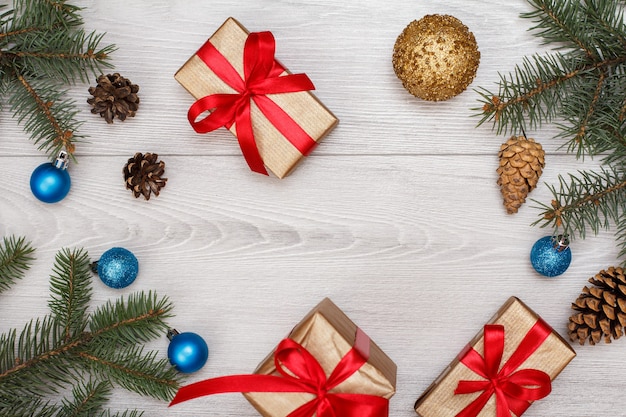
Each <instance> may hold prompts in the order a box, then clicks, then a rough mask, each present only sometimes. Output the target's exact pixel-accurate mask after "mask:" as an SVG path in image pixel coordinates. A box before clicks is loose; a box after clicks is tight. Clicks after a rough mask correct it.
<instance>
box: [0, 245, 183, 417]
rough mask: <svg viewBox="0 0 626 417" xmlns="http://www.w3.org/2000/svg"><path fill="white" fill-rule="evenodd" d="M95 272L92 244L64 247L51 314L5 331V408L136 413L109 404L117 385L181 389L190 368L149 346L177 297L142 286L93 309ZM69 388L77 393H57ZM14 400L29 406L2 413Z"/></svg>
mask: <svg viewBox="0 0 626 417" xmlns="http://www.w3.org/2000/svg"><path fill="white" fill-rule="evenodd" d="M90 277H91V275H90V262H89V259H88V255H87V252H86V251H84V250H83V249H74V250H69V249H63V250H61V251H59V253H57V256H56V258H55V264H54V267H53V273H52V275H51V277H50V291H51V299H50V301H49V307H50V309H51V314H49V315H46V316H45V317H43V318H42V319H33V320H31V321H30V322H28V323H27V324H26V325H25V326H24V328H23V329H22V330H21V331H20V332H18V331H17V330H16V329H11V330H9V331H8V332H6V333H4V334H0V415H16V416H21V415H24V416H26V415H29V416H55V417H60V416H68V415H76V416H79V415H80V416H83V415H84V416H94V415H98V416H102V417H108V416H113V417H114V416H120V417H136V416H140V415H141V413H140V412H139V411H137V410H128V411H126V412H123V413H116V414H112V413H111V412H110V411H109V410H105V409H104V406H105V404H106V403H107V401H108V399H109V397H110V393H111V388H112V387H114V386H119V387H121V388H124V389H127V390H130V391H132V392H136V393H138V394H140V395H145V396H150V397H153V398H157V399H162V400H169V399H171V398H172V396H173V395H174V393H175V392H176V390H177V388H178V387H179V385H180V383H181V380H182V376H181V375H180V374H179V373H178V372H177V371H176V370H175V369H174V368H173V367H172V366H171V365H170V364H169V362H168V361H167V359H159V358H158V353H157V352H155V351H145V350H144V346H143V343H144V342H146V341H149V340H153V339H155V338H156V337H163V336H164V335H165V333H166V329H167V328H168V327H169V326H167V324H166V323H165V321H164V320H165V319H166V318H167V317H170V316H171V310H172V304H171V303H170V302H169V301H168V299H167V298H160V297H158V296H157V295H156V294H155V293H152V292H150V293H148V294H145V293H143V292H140V293H137V294H131V295H129V296H128V297H126V298H124V297H120V298H119V299H118V300H116V301H114V302H111V301H110V302H107V303H105V304H104V305H103V306H101V307H99V308H96V309H95V310H94V312H93V313H92V314H89V313H88V310H89V301H90V299H91V292H92V288H91V279H90ZM68 389H71V392H72V394H71V397H70V398H65V399H62V400H60V401H58V400H57V401H56V402H54V401H52V399H53V398H54V397H55V396H58V393H59V392H67V391H68ZM51 394H52V395H51ZM24 398H28V399H30V401H28V402H24V401H23V399H24ZM13 408H15V409H19V410H22V411H20V412H19V413H20V414H17V413H16V414H3V413H2V410H12V409H13Z"/></svg>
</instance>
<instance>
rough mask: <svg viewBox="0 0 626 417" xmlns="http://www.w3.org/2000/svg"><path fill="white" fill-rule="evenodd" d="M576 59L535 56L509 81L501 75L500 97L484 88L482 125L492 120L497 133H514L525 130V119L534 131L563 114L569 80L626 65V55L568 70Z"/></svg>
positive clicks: (525, 60) (561, 56) (517, 70)
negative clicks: (561, 105)
mask: <svg viewBox="0 0 626 417" xmlns="http://www.w3.org/2000/svg"><path fill="white" fill-rule="evenodd" d="M573 62H576V61H575V58H574V57H570V56H563V55H553V56H547V57H543V56H534V57H533V61H530V60H528V59H527V58H524V64H523V66H522V67H519V66H518V67H516V69H515V72H514V74H512V75H510V76H509V77H508V78H507V77H505V76H501V79H500V91H499V92H498V94H494V93H491V92H490V91H489V90H486V89H481V90H480V91H479V94H480V95H481V96H482V100H481V102H482V103H483V106H482V107H481V111H482V118H481V120H480V122H479V123H478V124H479V125H481V124H483V123H485V122H488V121H493V122H494V124H495V125H496V130H497V133H498V134H500V133H507V132H515V131H520V130H523V129H525V127H526V126H525V125H526V118H528V120H529V126H528V127H530V128H532V129H534V128H537V127H539V126H541V125H542V123H544V122H550V121H551V120H552V118H553V117H554V116H555V115H556V114H557V113H558V112H559V111H560V109H561V107H560V105H559V103H560V101H561V100H562V97H563V95H564V93H563V91H562V90H563V89H565V88H567V85H565V84H566V83H567V81H570V80H571V79H573V78H575V77H580V76H583V75H585V74H588V73H590V72H593V71H595V70H605V69H607V68H612V67H614V66H616V65H620V64H624V63H626V56H622V57H618V58H613V59H606V60H602V61H600V62H595V63H587V64H584V65H579V66H577V67H575V68H567V67H566V66H567V65H571V64H572V63H573Z"/></svg>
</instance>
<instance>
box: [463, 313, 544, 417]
mask: <svg viewBox="0 0 626 417" xmlns="http://www.w3.org/2000/svg"><path fill="white" fill-rule="evenodd" d="M551 331H552V329H551V328H550V326H548V325H547V324H546V323H545V322H544V321H543V320H541V319H539V320H538V321H537V322H536V323H535V324H534V325H533V327H532V328H531V329H530V330H529V331H528V333H527V334H526V335H525V336H524V339H523V340H522V341H521V342H520V345H519V346H518V347H517V349H516V350H515V352H513V354H512V355H511V357H510V358H509V359H508V360H507V362H506V363H505V364H504V365H503V366H502V368H501V369H500V363H501V361H502V355H503V354H504V326H501V325H485V328H484V338H483V341H484V357H482V356H480V354H479V353H478V352H477V351H476V350H474V349H473V348H471V349H469V350H468V351H467V353H466V354H465V355H463V357H462V358H461V363H463V364H464V365H465V366H467V367H468V368H469V369H471V370H472V371H474V372H475V373H476V374H478V375H479V376H481V377H483V378H484V380H482V381H459V383H458V385H457V387H456V389H455V391H454V394H455V395H457V394H470V393H474V392H482V393H481V394H480V395H479V396H478V397H477V398H476V399H475V400H474V401H472V402H471V403H470V404H469V405H468V406H467V407H465V408H464V409H463V410H461V411H460V412H459V413H458V414H457V417H476V416H477V415H478V414H479V413H480V411H481V410H482V409H483V407H484V406H485V405H486V404H487V402H488V401H489V398H491V396H492V395H495V396H496V417H510V415H511V412H513V413H514V414H515V415H517V416H520V415H522V414H523V413H524V412H525V411H526V409H527V408H528V407H529V406H530V404H531V403H530V402H531V401H535V400H539V399H542V398H544V397H546V396H547V395H548V394H550V391H551V389H552V385H551V384H552V381H551V379H550V376H549V375H548V374H546V373H545V372H543V371H540V370H537V369H521V370H517V369H518V368H519V367H520V366H521V364H522V363H524V361H525V360H526V359H528V357H530V356H531V355H532V354H533V353H534V352H535V351H536V350H537V348H538V347H539V346H541V344H542V343H543V342H544V341H545V340H546V338H547V337H548V336H549V335H550V333H551Z"/></svg>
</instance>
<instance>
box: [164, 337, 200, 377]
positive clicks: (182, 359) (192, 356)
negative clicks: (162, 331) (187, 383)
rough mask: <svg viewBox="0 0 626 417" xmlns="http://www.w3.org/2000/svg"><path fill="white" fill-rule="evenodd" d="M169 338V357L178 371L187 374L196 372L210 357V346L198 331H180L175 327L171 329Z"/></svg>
mask: <svg viewBox="0 0 626 417" xmlns="http://www.w3.org/2000/svg"><path fill="white" fill-rule="evenodd" d="M167 338H168V339H169V341H170V344H169V346H168V347H167V357H168V359H169V360H170V363H171V364H172V365H173V366H174V367H175V368H176V370H178V372H182V373H186V374H189V373H192V372H196V371H198V370H200V369H201V368H202V367H203V366H204V364H205V363H206V361H207V359H208V358H209V347H208V346H207V344H206V342H205V341H204V339H203V338H202V337H200V336H199V335H197V334H196V333H192V332H184V333H179V332H178V331H177V330H175V329H170V330H169V331H168V332H167Z"/></svg>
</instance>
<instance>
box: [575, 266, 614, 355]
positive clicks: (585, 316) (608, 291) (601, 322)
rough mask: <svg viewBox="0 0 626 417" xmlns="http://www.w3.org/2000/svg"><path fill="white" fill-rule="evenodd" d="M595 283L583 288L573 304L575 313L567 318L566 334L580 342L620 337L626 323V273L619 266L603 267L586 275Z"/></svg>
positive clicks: (606, 340) (606, 341)
mask: <svg viewBox="0 0 626 417" xmlns="http://www.w3.org/2000/svg"><path fill="white" fill-rule="evenodd" d="M589 282H590V283H592V284H593V285H594V287H591V288H589V287H587V286H585V287H584V288H583V292H582V294H580V295H579V296H578V298H577V299H576V301H575V302H574V303H573V304H572V309H574V310H576V311H577V313H576V314H574V315H572V316H571V317H570V318H569V325H568V331H569V337H570V339H571V340H572V341H575V340H578V342H579V343H580V344H581V345H584V344H585V341H586V340H587V339H588V340H589V343H590V344H592V345H595V344H596V343H598V342H599V341H600V340H601V339H602V337H604V341H605V343H611V338H613V339H619V338H620V337H621V336H622V335H623V334H624V327H625V326H626V276H624V270H623V269H622V268H620V267H617V268H616V267H610V268H609V269H607V270H606V271H605V270H602V271H600V272H599V273H598V274H596V275H595V277H592V278H590V279H589Z"/></svg>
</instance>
